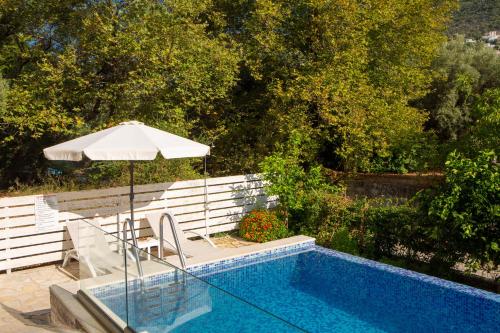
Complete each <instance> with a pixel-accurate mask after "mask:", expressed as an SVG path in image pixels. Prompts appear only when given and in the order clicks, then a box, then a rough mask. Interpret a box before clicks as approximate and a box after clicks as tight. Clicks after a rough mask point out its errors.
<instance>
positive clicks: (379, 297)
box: [92, 244, 500, 333]
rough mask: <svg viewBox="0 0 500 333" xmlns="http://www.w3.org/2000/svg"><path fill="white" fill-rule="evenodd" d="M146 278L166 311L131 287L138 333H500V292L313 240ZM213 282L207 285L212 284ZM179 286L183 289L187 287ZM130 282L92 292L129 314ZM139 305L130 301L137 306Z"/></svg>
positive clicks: (131, 309)
mask: <svg viewBox="0 0 500 333" xmlns="http://www.w3.org/2000/svg"><path fill="white" fill-rule="evenodd" d="M190 271H191V274H193V275H195V276H197V277H198V278H195V277H193V276H188V275H185V274H184V275H182V276H178V274H177V275H176V274H163V275H161V276H155V277H154V278H150V279H147V280H146V281H145V284H146V285H147V287H146V288H157V292H158V297H160V298H161V304H162V306H161V309H160V310H158V309H157V310H156V312H155V313H148V311H147V310H145V309H146V307H145V306H144V305H143V303H144V302H146V301H147V300H146V299H145V298H146V296H145V295H146V294H145V293H144V292H141V287H140V286H139V284H138V283H136V282H133V283H130V284H129V286H128V289H129V290H128V294H129V295H130V296H129V298H128V302H129V311H128V312H129V313H128V320H129V323H131V325H130V326H131V327H134V328H135V329H136V331H138V332H150V333H154V332H169V331H172V332H300V331H305V332H498V328H499V327H500V295H497V294H493V293H489V292H486V291H482V290H479V289H475V288H471V287H467V286H463V285H460V284H456V283H453V282H449V281H444V280H441V279H437V278H434V277H430V276H426V275H423V274H419V273H414V272H410V271H407V270H403V269H399V268H396V267H392V266H388V265H384V264H380V263H377V262H373V261H370V260H366V259H362V258H359V257H354V256H351V255H347V254H343V253H340V252H336V251H331V250H327V249H324V248H321V247H319V246H315V245H314V244H307V245H303V246H299V247H292V248H287V249H281V250H277V251H271V252H266V253H261V254H258V255H251V256H246V257H243V258H237V259H231V260H226V261H222V262H219V263H215V264H209V265H203V266H198V267H195V268H192V269H190ZM205 282H206V283H205ZM179 286H180V287H179ZM123 288H124V286H123V285H121V286H120V285H114V286H107V287H99V288H95V289H94V290H92V293H93V294H94V296H95V297H96V298H97V299H99V300H100V301H101V302H102V303H103V304H105V305H106V306H107V307H108V308H110V309H111V310H112V311H113V312H114V313H115V314H117V315H118V316H119V317H121V318H123V317H124V316H126V315H127V314H125V310H124V304H123V303H124V302H123ZM130 304H131V305H130Z"/></svg>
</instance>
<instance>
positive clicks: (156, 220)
mask: <svg viewBox="0 0 500 333" xmlns="http://www.w3.org/2000/svg"><path fill="white" fill-rule="evenodd" d="M162 214H163V213H153V214H146V218H147V220H148V222H149V225H150V226H151V229H152V230H153V234H154V235H155V237H156V238H158V239H159V238H160V219H161V216H162ZM171 216H172V219H173V221H174V225H175V229H176V231H177V235H178V237H179V243H180V245H181V247H182V252H184V255H185V256H188V257H196V256H199V255H203V254H207V253H214V252H219V251H223V250H222V249H219V248H217V246H216V245H215V244H214V243H213V242H212V241H211V240H210V238H208V237H206V236H204V235H202V234H200V233H197V232H195V231H184V230H182V229H181V228H180V226H179V223H177V220H176V219H175V216H174V215H173V214H172V213H171ZM186 234H192V235H194V236H197V237H201V238H202V239H203V240H204V241H205V242H199V241H192V240H190V239H188V238H187V237H186ZM163 239H164V242H165V243H164V246H165V247H166V248H168V249H170V250H172V251H174V252H175V253H177V248H176V246H175V240H174V236H173V234H172V230H171V228H170V223H169V221H168V218H165V219H164V221H163Z"/></svg>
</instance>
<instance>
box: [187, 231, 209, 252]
mask: <svg viewBox="0 0 500 333" xmlns="http://www.w3.org/2000/svg"><path fill="white" fill-rule="evenodd" d="M184 232H185V233H191V234H194V235H196V236H198V237H201V238H203V239H204V240H205V241H207V242H208V244H210V245H211V246H212V247H215V248H216V247H217V245H215V244H214V243H213V242H212V241H211V240H210V238H208V237H207V236H205V235H202V234H200V233H197V232H196V231H191V230H189V231H184Z"/></svg>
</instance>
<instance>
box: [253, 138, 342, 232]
mask: <svg viewBox="0 0 500 333" xmlns="http://www.w3.org/2000/svg"><path fill="white" fill-rule="evenodd" d="M307 140H308V139H307V138H304V137H302V136H301V135H300V134H298V133H296V132H294V133H293V135H292V137H291V138H290V140H289V141H288V142H287V144H286V145H285V146H283V147H280V148H279V150H278V151H277V152H276V153H274V154H273V155H270V156H268V157H266V158H265V159H264V161H263V162H262V163H261V164H260V167H261V170H262V174H263V176H264V179H265V180H266V181H267V182H268V186H267V187H266V193H267V194H268V195H276V196H278V198H279V204H280V207H279V209H280V210H281V211H282V212H283V215H284V217H285V220H286V222H287V224H288V226H289V227H290V229H291V230H293V231H295V232H300V231H302V232H307V231H308V230H309V229H311V228H315V227H316V226H317V224H318V222H319V221H321V214H322V206H323V201H324V199H323V198H324V197H325V196H328V195H330V194H331V193H336V192H338V190H339V187H337V186H334V185H332V184H331V183H330V181H329V180H328V179H327V178H326V177H325V172H324V170H323V167H322V166H320V165H308V164H307V163H305V161H304V157H303V154H304V151H305V150H307V149H305V148H304V147H306V146H307V145H308V142H307Z"/></svg>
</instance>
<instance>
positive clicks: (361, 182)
mask: <svg viewBox="0 0 500 333" xmlns="http://www.w3.org/2000/svg"><path fill="white" fill-rule="evenodd" d="M342 177H343V178H344V179H343V182H344V183H346V184H347V195H348V196H350V197H361V196H364V197H369V198H376V197H387V198H410V197H412V196H413V195H414V194H415V193H417V192H418V191H420V190H422V189H425V188H429V187H431V186H433V185H437V184H439V183H440V182H442V181H444V177H443V175H441V174H426V175H418V174H406V175H398V174H357V175H352V176H341V177H340V178H342ZM337 179H339V178H337Z"/></svg>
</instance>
